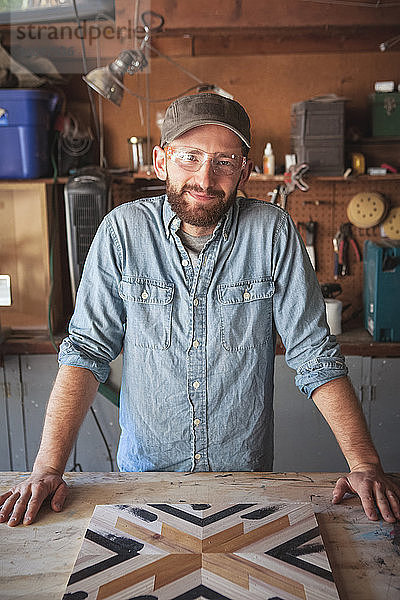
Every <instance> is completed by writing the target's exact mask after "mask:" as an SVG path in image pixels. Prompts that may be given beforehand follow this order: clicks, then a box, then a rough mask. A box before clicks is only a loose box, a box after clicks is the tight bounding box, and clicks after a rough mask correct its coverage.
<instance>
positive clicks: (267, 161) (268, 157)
mask: <svg viewBox="0 0 400 600" xmlns="http://www.w3.org/2000/svg"><path fill="white" fill-rule="evenodd" d="M263 173H264V174H265V175H275V156H274V153H273V151H272V145H271V144H270V142H268V144H267V145H266V146H265V150H264V156H263Z"/></svg>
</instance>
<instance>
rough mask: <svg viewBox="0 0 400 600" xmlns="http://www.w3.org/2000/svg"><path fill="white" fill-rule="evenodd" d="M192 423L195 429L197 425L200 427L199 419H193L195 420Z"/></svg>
mask: <svg viewBox="0 0 400 600" xmlns="http://www.w3.org/2000/svg"><path fill="white" fill-rule="evenodd" d="M193 423H194V424H195V425H196V427H197V425H200V419H195V420H194V421H193Z"/></svg>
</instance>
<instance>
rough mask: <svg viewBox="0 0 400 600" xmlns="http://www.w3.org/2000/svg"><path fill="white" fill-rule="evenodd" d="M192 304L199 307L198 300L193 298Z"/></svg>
mask: <svg viewBox="0 0 400 600" xmlns="http://www.w3.org/2000/svg"><path fill="white" fill-rule="evenodd" d="M193 304H194V305H195V306H198V305H199V299H198V298H195V299H194V300H193Z"/></svg>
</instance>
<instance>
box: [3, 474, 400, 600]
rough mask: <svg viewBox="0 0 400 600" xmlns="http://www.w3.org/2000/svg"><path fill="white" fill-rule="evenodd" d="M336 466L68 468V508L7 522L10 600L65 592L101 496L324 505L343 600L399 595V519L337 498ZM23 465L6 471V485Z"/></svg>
mask: <svg viewBox="0 0 400 600" xmlns="http://www.w3.org/2000/svg"><path fill="white" fill-rule="evenodd" d="M339 475H340V474H335V473H192V474H185V473H140V474H137V473H68V474H66V477H65V479H66V481H67V482H68V484H69V486H70V495H69V498H68V500H67V503H66V506H65V509H64V510H63V512H62V513H59V514H56V513H53V512H52V511H51V510H50V508H49V507H48V505H47V506H46V507H44V508H43V509H42V511H41V512H40V515H39V519H38V521H37V522H36V523H34V524H33V525H30V526H29V527H17V528H9V527H7V525H5V524H2V525H0V536H1V540H2V545H1V549H0V562H1V565H2V571H1V573H0V589H1V590H2V591H1V594H2V596H0V597H1V598H2V600H5V599H7V600H15V599H17V598H18V599H26V600H28V599H29V600H61V598H62V596H63V593H64V590H65V586H66V584H67V581H68V578H69V575H70V573H71V571H72V567H73V564H74V561H75V559H76V557H77V555H78V552H79V549H80V547H81V544H82V536H83V534H84V531H85V530H86V528H87V525H88V523H89V519H90V516H91V514H92V512H93V509H94V507H95V505H96V504H115V503H126V504H132V503H136V502H137V503H142V502H144V503H146V502H160V501H168V502H180V501H184V502H188V503H191V502H192V503H197V502H200V501H201V502H209V503H212V501H213V500H215V498H216V497H218V499H221V501H223V502H231V501H232V502H236V501H238V502H242V501H243V499H245V501H246V502H256V501H262V500H263V498H266V497H268V498H274V499H275V502H279V501H284V500H286V501H287V500H289V501H291V502H293V501H294V502H296V501H300V502H308V501H310V500H311V502H312V503H313V507H314V509H315V510H316V511H317V513H318V514H317V516H318V522H319V525H320V528H321V531H322V533H323V535H324V541H325V546H326V547H327V550H328V552H329V557H330V560H331V564H332V568H333V570H334V572H335V576H336V578H337V581H336V583H337V586H338V591H339V595H340V598H341V600H366V599H368V600H398V589H399V588H400V561H399V557H398V554H397V553H396V546H395V544H394V543H393V541H394V535H395V534H394V527H393V525H391V524H385V523H383V522H382V521H378V522H375V523H374V522H371V521H368V519H367V518H366V516H365V514H364V512H363V510H362V507H361V505H360V502H359V500H358V499H357V498H349V499H347V500H346V501H345V502H344V503H343V504H340V505H337V506H333V505H332V504H331V497H332V489H333V485H334V482H335V481H336V479H337V477H338V476H339ZM23 476H24V474H23V473H3V474H1V475H0V491H1V492H3V491H6V490H7V489H9V487H10V486H12V485H14V484H15V482H16V481H18V480H20V479H21V478H22V477H23Z"/></svg>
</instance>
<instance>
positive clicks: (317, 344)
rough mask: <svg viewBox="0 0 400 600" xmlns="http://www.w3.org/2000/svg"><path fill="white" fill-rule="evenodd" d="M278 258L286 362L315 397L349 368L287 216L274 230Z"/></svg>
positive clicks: (277, 304)
mask: <svg viewBox="0 0 400 600" xmlns="http://www.w3.org/2000/svg"><path fill="white" fill-rule="evenodd" d="M273 261H274V263H273V276H274V280H275V294H274V300H273V306H274V321H275V326H276V329H277V332H278V333H279V335H280V337H281V339H282V342H283V344H284V346H285V349H286V353H285V358H286V362H287V364H288V365H289V367H291V368H293V369H295V370H296V373H297V375H296V377H295V382H296V385H297V387H298V388H299V390H300V391H301V392H303V393H304V394H306V395H307V396H308V397H311V395H312V393H313V391H314V390H315V389H316V388H317V387H319V386H321V385H323V384H324V383H327V382H328V381H331V380H333V379H336V378H338V377H343V376H345V375H347V367H346V364H345V359H344V357H343V356H342V354H341V352H340V347H339V345H338V343H337V341H336V338H335V336H332V335H330V333H329V328H328V325H327V322H326V312H325V303H324V299H323V297H322V293H321V288H320V286H319V283H318V280H317V277H316V275H315V272H314V269H313V267H312V265H311V262H310V259H309V257H308V254H307V251H306V249H305V247H304V243H303V240H302V239H301V236H300V235H299V233H298V231H297V229H296V228H295V226H294V224H293V222H292V220H291V218H290V217H289V215H287V214H282V218H281V223H280V227H279V228H278V229H277V230H276V232H275V239H274V259H273Z"/></svg>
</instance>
